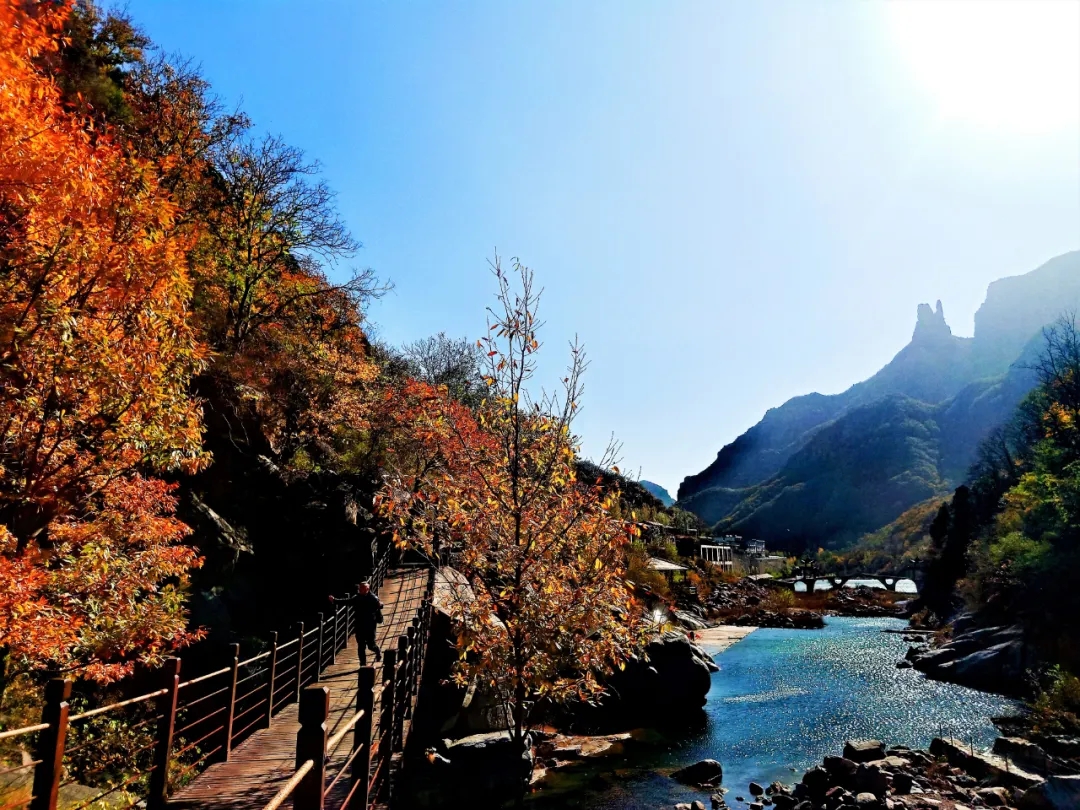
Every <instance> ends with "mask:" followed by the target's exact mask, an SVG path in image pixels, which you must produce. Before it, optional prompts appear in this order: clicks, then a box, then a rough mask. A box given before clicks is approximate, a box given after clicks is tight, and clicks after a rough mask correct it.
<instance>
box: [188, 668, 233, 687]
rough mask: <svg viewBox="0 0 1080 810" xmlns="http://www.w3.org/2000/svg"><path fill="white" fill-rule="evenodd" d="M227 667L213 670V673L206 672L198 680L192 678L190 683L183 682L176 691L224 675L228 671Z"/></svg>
mask: <svg viewBox="0 0 1080 810" xmlns="http://www.w3.org/2000/svg"><path fill="white" fill-rule="evenodd" d="M229 669H230V668H229V667H222V668H221V669H215V670H214V671H213V672H207V673H206V674H205V675H200V676H199V677H198V678H192V679H191V680H190V681H183V682H182V683H181V684H180V685H179V686H178V687H177V689H183V688H184V687H185V686H192V685H194V684H197V683H199V682H201V681H208V680H210V679H211V678H214V677H216V676H218V675H224V674H225V673H226V672H228V671H229Z"/></svg>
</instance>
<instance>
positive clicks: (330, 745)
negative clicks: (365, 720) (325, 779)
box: [326, 709, 365, 756]
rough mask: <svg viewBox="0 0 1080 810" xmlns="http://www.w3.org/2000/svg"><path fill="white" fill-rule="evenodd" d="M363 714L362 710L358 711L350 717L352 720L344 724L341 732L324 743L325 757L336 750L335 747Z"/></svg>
mask: <svg viewBox="0 0 1080 810" xmlns="http://www.w3.org/2000/svg"><path fill="white" fill-rule="evenodd" d="M364 714H365V712H364V710H363V709H361V710H360V711H358V712H357V713H356V714H354V715H353V716H352V719H351V720H350V721H349V722H348V723H346V724H345V727H344V728H343V729H341V731H339V732H338V733H337V734H335V735H334V736H333V737H331V738H330V740H329V742H327V743H326V755H327V756H330V755H331V754H332V753H334V751H336V750H337V747H338V746H339V745H340V744H341V741H342V740H343V739H345V735H346V734H348V733H349V732H350V731H352V728H353V726H355V725H356V724H357V722H358V721H359V720H360V718H361V717H363V716H364Z"/></svg>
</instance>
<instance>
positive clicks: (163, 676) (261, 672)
mask: <svg viewBox="0 0 1080 810" xmlns="http://www.w3.org/2000/svg"><path fill="white" fill-rule="evenodd" d="M390 553H391V550H390V549H389V548H388V549H386V550H385V552H384V553H383V554H381V555H379V558H378V559H377V561H376V565H375V570H374V572H373V574H372V576H371V577H369V581H370V582H371V586H372V589H373V590H375V591H376V592H378V590H379V588H380V586H381V585H382V582H383V580H384V579H385V577H386V574H387V571H388V569H389V557H390ZM355 625H356V616H355V611H354V609H353V607H352V606H351V605H341V606H337V607H335V608H334V610H333V611H332V612H331V613H329V615H327V614H323V613H320V614H318V618H317V621H316V623H315V625H314V626H313V627H310V628H307V629H305V625H304V624H303V623H300V624H299V625H298V628H297V630H296V631H295V634H294V635H293V637H292V638H290V639H289V640H288V641H285V642H284V643H279V635H278V633H272V634H271V636H270V648H269V649H268V650H266V651H264V652H261V653H259V654H258V655H254V656H251V657H250V658H246V659H243V660H241V659H240V645H238V644H233V645H231V655H230V661H229V663H228V665H226V666H224V667H222V668H220V669H217V670H215V671H213V672H208V673H206V674H204V675H200V676H198V677H196V678H192V679H190V680H187V681H181V680H180V659H179V658H169V659H166V661H165V664H164V666H163V667H162V668H161V670H160V671H159V673H158V677H159V678H160V686H159V688H158V689H155V690H153V691H151V692H147V693H146V694H142V695H138V696H136V697H132V698H129V699H127V700H121V701H118V702H116V703H111V704H109V705H106V706H101V707H97V708H93V709H88V710H86V711H82V712H80V713H78V714H72V709H71V705H70V700H71V689H72V682H71V681H70V680H66V679H59V678H58V679H54V680H52V681H50V682H49V683H48V684H47V685H46V688H45V696H44V698H45V699H44V705H43V708H42V712H41V722H40V723H37V724H35V725H32V726H26V727H23V728H17V729H11V730H6V731H0V743H3V744H5V745H9V744H10V741H18V742H17V745H18V747H19V748H20V749H21V750H23V751H32V752H33V754H32V757H31V760H30V761H29V762H26V763H23V764H21V765H17V766H14V767H8V768H3V769H0V788H3V787H6V789H7V792H8V793H9V794H11V793H12V791H13V790H15V788H14V787H13V786H14V785H16V784H19V782H18V780H19V779H20V778H21V779H23V780H24V782H25V781H29V780H26V779H25V776H24V774H28V773H29V772H31V770H32V774H33V777H32V787H31V789H30V792H29V795H26V796H25V798H19V797H17V796H16V797H15V799H14V800H11V798H9V797H5V796H4V795H3V794H0V802H6V803H3V804H0V810H16V808H23V807H29V810H56V808H57V802H58V797H59V792H60V789H61V788H62V787H65V786H67V785H73V784H74V785H79V786H81V787H82V788H84V789H82V790H79V791H78V792H79V794H80V796H82V795H85V794H86V792H87V791H86V790H85V787H87V786H94V787H95V790H96V791H97V792H96V793H94V795H92V796H90V797H88V798H85V799H80V800H79V802H78V803H75V804H71V805H70V808H69V810H83V808H87V807H90V806H91V805H96V803H98V802H102V801H108V805H109V807H110V808H119V807H130V806H135V805H140V806H145V807H146V808H147V810H161V808H163V807H164V806H165V800H166V798H167V797H168V796H169V794H170V793H171V792H173V791H174V790H175V789H176V788H178V787H181V786H183V785H184V784H187V783H188V782H190V781H191V780H192V779H194V778H195V777H196V776H197V775H198V773H199V772H201V771H202V770H203V769H205V768H206V767H208V766H209V765H211V764H213V763H214V762H218V761H223V760H225V761H227V760H228V759H229V757H230V755H231V753H232V751H233V750H234V749H235V748H236V746H237V745H238V744H240V743H241V742H243V741H244V740H245V739H247V737H249V736H250V735H251V734H254V733H255V732H256V731H258V730H260V729H263V728H268V727H269V726H270V724H271V723H272V722H273V718H274V716H275V715H276V714H278V713H279V712H280V711H281V709H282V708H284V707H285V706H286V705H288V704H290V703H292V702H293V701H300V703H301V705H300V712H301V718H303V717H304V711H305V702H304V701H305V700H307V701H309V702H310V701H311V700H312V698H309V697H306V695H308V693H309V691H310V689H311V688H312V687H311V684H313V683H315V682H316V681H318V680H319V676H320V675H321V674H322V672H323V670H325V669H326V668H327V667H328V666H330V665H332V664H333V663H334V661H335V658H336V656H337V654H338V652H339V651H341V650H343V649H344V648H345V647H346V646H347V644H348V640H349V638H350V636H351V635H352V634H353V633H354V631H355ZM363 677H365V676H364V675H363V670H362V674H361V683H363ZM371 678H372V684H373V683H374V672H373V671H372V674H371ZM315 689H316V690H317V689H319V687H315ZM361 691H363V690H361ZM368 692H372V689H371V688H370V687H369V688H368ZM361 708H364V710H365V711H366V717H367V718H369V719H368V720H367V721H366V723H365V722H363V716H361V715H363V712H360V713H358V716H357V717H354V718H353V720H352V721H351V722H350V725H349V728H352V727H353V726H356V728H357V729H358V734H359V730H362V729H363V728H368V736H369V738H370V718H371V717H372V713H373V710H372V709H371V708H365V707H361ZM311 711H312V710H311V709H308V712H309V714H310V712H311ZM309 725H310V724H309ZM302 733H303V732H302ZM339 737H340V734H339V735H337V736H335V746H336V745H339V744H340V742H341V739H339ZM357 740H359V737H357ZM354 756H358V755H357V754H354ZM350 761H351V760H350ZM299 764H302V763H299ZM311 770H318V769H317V768H315V767H314V766H313V768H312V769H309V770H308V771H305V772H304V774H305V775H306V774H308V773H309V771H311ZM294 780H296V781H297V782H298V783H302V782H303V775H301V776H300V777H295V776H294ZM335 782H336V780H335ZM332 784H334V783H332ZM22 792H24V793H25V790H23V791H22ZM298 795H301V794H298ZM365 804H366V800H365ZM275 806H276V805H275ZM297 806H300V805H297ZM319 806H320V807H321V806H322V805H321V804H320V805H319ZM356 806H365V805H360V804H357V805H356ZM66 807H67V805H66Z"/></svg>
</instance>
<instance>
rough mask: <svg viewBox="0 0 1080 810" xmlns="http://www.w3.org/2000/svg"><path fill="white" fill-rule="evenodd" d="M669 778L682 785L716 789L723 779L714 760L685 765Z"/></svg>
mask: <svg viewBox="0 0 1080 810" xmlns="http://www.w3.org/2000/svg"><path fill="white" fill-rule="evenodd" d="M671 778H672V779H674V780H676V781H678V782H682V783H683V784H684V785H696V786H698V787H718V786H719V785H720V780H721V779H723V778H724V769H723V768H722V767H721V765H720V763H719V762H717V761H716V760H715V759H703V760H701V761H700V762H695V763H694V764H693V765H687V766H686V767H685V768H681V769H680V770H677V771H675V773H673V774H672V775H671ZM751 792H753V791H751ZM755 795H758V794H755Z"/></svg>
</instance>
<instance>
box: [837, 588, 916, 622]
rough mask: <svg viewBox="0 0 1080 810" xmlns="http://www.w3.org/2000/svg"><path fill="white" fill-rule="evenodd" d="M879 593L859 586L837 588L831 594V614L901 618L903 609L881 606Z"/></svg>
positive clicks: (886, 605) (893, 606) (890, 605)
mask: <svg viewBox="0 0 1080 810" xmlns="http://www.w3.org/2000/svg"><path fill="white" fill-rule="evenodd" d="M879 593H880V591H875V589H874V588H868V587H867V586H865V585H860V586H859V587H857V588H837V589H836V590H835V591H834V592H833V593H832V599H831V600H830V601H831V605H830V607H831V612H834V613H836V614H838V615H841V616H901V615H903V613H904V607H903V606H902V605H899V604H896V605H892V604H883V603H882V602H880V601H879V600H878V594H879Z"/></svg>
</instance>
